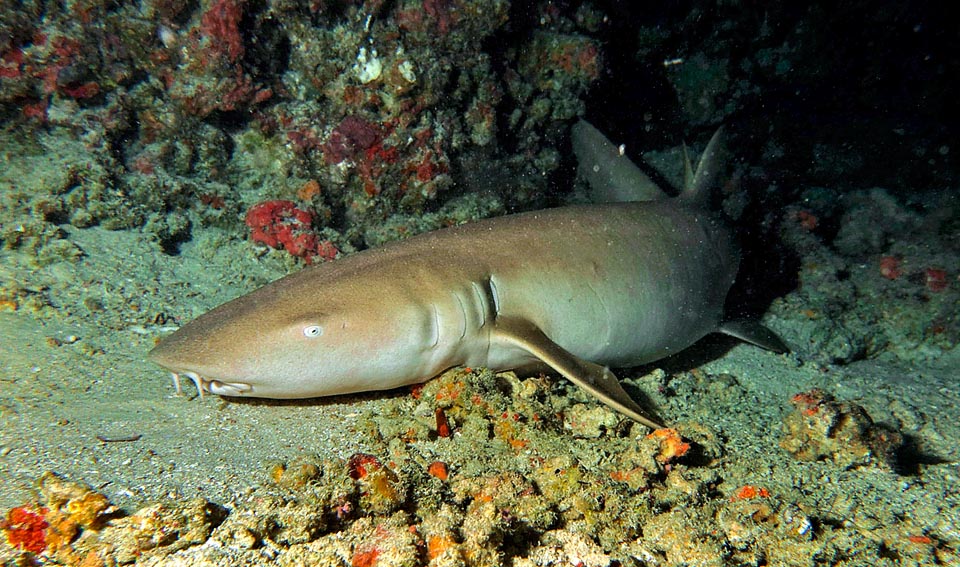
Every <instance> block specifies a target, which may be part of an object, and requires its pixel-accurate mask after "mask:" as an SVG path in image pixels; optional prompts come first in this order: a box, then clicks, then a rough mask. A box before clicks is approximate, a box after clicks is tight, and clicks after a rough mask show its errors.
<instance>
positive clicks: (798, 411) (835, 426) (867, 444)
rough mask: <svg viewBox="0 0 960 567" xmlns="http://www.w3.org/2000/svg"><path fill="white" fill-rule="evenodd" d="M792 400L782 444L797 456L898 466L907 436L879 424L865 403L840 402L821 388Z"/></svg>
mask: <svg viewBox="0 0 960 567" xmlns="http://www.w3.org/2000/svg"><path fill="white" fill-rule="evenodd" d="M790 401H791V402H792V403H793V405H794V408H795V409H794V411H792V412H791V413H790V414H788V415H787V416H786V417H784V418H783V431H784V436H783V438H782V439H781V440H780V446H781V447H782V448H783V449H785V450H786V451H788V452H789V453H790V454H792V455H793V456H794V457H796V458H798V459H800V460H804V461H818V460H821V459H831V460H832V461H833V462H834V463H836V464H837V465H838V466H841V467H844V468H856V467H860V466H864V465H875V466H879V467H884V468H888V469H891V468H894V467H895V466H896V458H897V451H898V450H899V449H900V448H901V446H902V444H903V436H902V435H901V434H900V433H898V432H897V431H894V430H892V429H890V428H889V427H884V426H882V425H878V424H875V423H874V422H873V420H872V419H871V418H870V416H869V415H868V414H867V412H866V410H864V409H863V408H862V407H861V406H859V405H857V404H855V403H852V402H838V401H836V400H835V399H834V398H833V396H831V395H830V394H828V393H826V392H824V391H823V390H819V389H813V390H810V391H809V392H803V393H800V394H796V395H795V396H793V398H792V399H791V400H790Z"/></svg>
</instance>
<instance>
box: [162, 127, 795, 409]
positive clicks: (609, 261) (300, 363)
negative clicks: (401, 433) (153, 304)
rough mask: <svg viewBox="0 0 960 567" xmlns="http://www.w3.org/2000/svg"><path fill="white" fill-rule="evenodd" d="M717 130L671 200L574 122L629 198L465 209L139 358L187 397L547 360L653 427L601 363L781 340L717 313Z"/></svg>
mask: <svg viewBox="0 0 960 567" xmlns="http://www.w3.org/2000/svg"><path fill="white" fill-rule="evenodd" d="M715 142H716V137H715V139H714V141H713V142H711V146H710V147H708V149H707V151H706V152H705V153H704V157H703V158H702V159H701V160H700V165H699V167H698V168H697V171H696V172H693V171H692V168H689V167H688V171H689V175H688V182H687V184H686V185H687V187H686V188H685V190H684V192H683V193H682V194H681V195H680V196H679V197H676V198H667V197H666V196H665V195H664V194H663V193H662V192H660V190H659V189H658V188H656V186H654V185H653V184H652V183H650V182H649V179H646V176H645V175H643V174H642V173H640V171H639V169H637V168H636V167H635V166H634V165H633V164H632V163H630V162H629V160H627V159H626V158H624V157H622V156H621V155H620V153H618V152H616V149H615V148H613V146H612V144H610V143H609V142H608V141H607V140H606V139H605V138H604V137H603V136H602V135H601V134H600V133H599V132H598V131H596V130H595V129H594V128H593V127H592V126H590V125H589V124H586V123H585V122H581V123H580V124H578V125H577V126H576V127H575V130H574V146H575V148H576V149H577V154H578V157H579V159H580V162H581V168H584V167H587V168H589V169H588V171H587V173H586V175H587V177H588V179H589V181H590V183H591V185H592V186H594V190H595V192H597V193H601V194H606V195H607V197H606V200H612V201H631V202H612V203H601V204H592V205H577V206H568V207H559V208H556V209H548V210H543V211H535V212H529V213H521V214H515V215H508V216H505V217H499V218H494V219H488V220H483V221H478V222H474V223H470V224H467V225H463V226H460V227H455V228H449V229H442V230H438V231H434V232H430V233H426V234H422V235H419V236H415V237H413V238H410V239H408V240H405V241H402V242H397V243H393V244H389V245H387V246H383V247H381V248H377V249H372V250H367V251H364V252H360V253H357V254H354V255H351V256H348V257H346V258H342V259H339V260H335V261H333V262H328V263H324V264H319V265H316V266H312V267H307V268H305V269H303V270H301V271H300V272H298V273H296V274H292V275H289V276H286V277H284V278H281V279H279V280H277V281H275V282H273V283H271V284H268V285H266V286H264V287H262V288H260V289H258V290H256V291H254V292H252V293H250V294H247V295H244V296H242V297H239V298H237V299H235V300H233V301H230V302H228V303H225V304H223V305H221V306H219V307H217V308H215V309H213V310H211V311H210V312H208V313H206V314H204V315H202V316H200V317H198V318H197V319H195V320H194V321H192V322H190V323H188V324H186V325H185V326H183V327H182V328H181V329H180V330H178V331H176V332H175V333H173V334H172V335H170V336H169V337H167V338H165V339H164V340H163V341H161V342H160V343H159V344H158V345H157V346H156V348H154V350H153V351H152V352H151V353H150V358H151V360H153V361H154V362H156V363H157V364H160V365H161V366H164V367H166V368H168V369H169V370H171V371H172V372H173V373H174V378H175V381H176V383H177V387H178V389H179V377H180V376H185V377H188V378H190V379H191V380H193V381H194V382H195V384H196V385H197V388H198V389H199V390H200V391H201V393H202V392H204V391H206V392H210V393H213V394H220V395H226V396H242V397H264V398H308V397H318V396H327V395H335V394H344V393H351V392H361V391H369V390H385V389H390V388H395V387H399V386H403V385H407V384H414V383H419V382H423V381H424V380H427V379H429V378H432V377H434V376H436V375H438V374H439V373H441V372H443V371H444V370H446V369H448V368H451V367H454V366H459V365H463V366H485V367H489V368H492V369H494V370H508V369H517V370H527V369H536V368H543V367H548V368H550V369H552V370H554V371H556V372H557V373H559V374H561V375H563V376H565V377H566V378H568V379H570V380H572V381H573V382H575V383H576V384H578V385H580V386H581V387H584V388H585V389H586V390H588V391H589V392H591V393H592V394H594V395H595V396H597V397H598V398H599V399H600V400H601V401H603V402H604V403H606V404H608V405H609V406H611V407H612V408H614V409H616V410H617V411H620V412H621V413H623V414H625V415H626V416H628V417H630V418H632V419H634V420H636V421H638V422H640V423H643V424H645V425H648V426H650V427H659V426H660V424H659V423H658V422H657V421H655V420H654V419H652V418H651V417H650V416H649V415H648V414H647V413H646V412H645V411H644V410H643V409H642V408H641V407H640V406H639V405H638V404H637V403H636V402H635V401H634V400H633V399H631V398H630V396H629V395H627V393H626V392H625V391H624V390H623V388H622V387H621V385H620V383H619V381H618V380H617V378H616V376H615V375H614V374H613V372H611V371H610V370H609V368H610V367H628V366H635V365H638V364H643V363H647V362H651V361H654V360H657V359H660V358H663V357H665V356H668V355H670V354H673V353H675V352H677V351H679V350H682V349H684V348H686V347H688V346H690V345H691V344H693V343H694V342H696V341H697V340H699V339H700V338H702V337H703V336H704V335H706V334H708V333H711V332H716V331H720V332H727V333H729V334H732V335H735V336H738V337H740V338H744V339H746V340H749V341H751V342H754V343H756V344H759V345H761V346H764V347H767V348H771V349H774V350H782V349H783V345H782V343H780V342H779V339H777V338H776V337H775V335H773V334H772V333H771V332H769V331H766V330H765V329H762V328H761V327H759V326H757V325H746V324H742V323H726V324H725V323H723V304H724V300H725V297H726V295H727V291H728V290H729V288H730V286H731V285H732V284H733V281H734V279H735V277H736V273H737V266H738V262H739V253H738V248H737V246H736V244H735V242H734V239H733V236H732V233H731V232H730V231H729V229H728V228H727V227H726V226H725V225H724V223H723V222H722V221H721V219H719V218H718V217H717V216H716V215H714V214H713V213H711V212H709V211H708V210H706V209H705V208H704V207H703V206H702V205H701V202H702V201H703V193H705V192H706V191H707V190H708V187H709V185H710V182H711V177H712V172H713V170H714V169H715V168H714V165H713V162H714V161H715V159H716V158H715V154H716V145H715ZM711 148H712V149H711ZM640 176H642V178H641V177H640ZM610 195H613V196H612V197H610ZM604 198H605V197H603V196H601V199H604Z"/></svg>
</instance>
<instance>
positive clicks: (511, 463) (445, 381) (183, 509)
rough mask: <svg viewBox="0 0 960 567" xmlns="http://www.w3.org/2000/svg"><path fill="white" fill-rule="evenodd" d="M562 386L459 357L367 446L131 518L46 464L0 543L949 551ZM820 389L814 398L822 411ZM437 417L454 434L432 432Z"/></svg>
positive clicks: (685, 429) (93, 554) (70, 549)
mask: <svg viewBox="0 0 960 567" xmlns="http://www.w3.org/2000/svg"><path fill="white" fill-rule="evenodd" d="M556 388H557V383H554V382H553V381H551V380H549V379H544V378H543V377H534V378H527V379H519V378H517V377H516V376H515V375H514V374H512V373H509V372H508V373H502V374H493V373H491V372H489V371H487V370H477V371H474V370H470V369H458V370H451V371H449V372H447V373H445V374H444V375H442V376H441V377H440V378H438V379H436V380H433V381H431V382H428V383H426V384H423V385H420V386H417V387H416V388H414V389H413V392H412V394H411V395H407V396H401V397H399V398H396V399H393V400H390V401H388V403H387V410H386V411H384V412H383V413H381V414H379V415H375V416H371V417H370V418H369V420H368V422H367V423H366V424H365V426H364V428H363V429H364V430H365V431H366V432H368V433H370V434H371V435H372V436H374V437H375V438H376V439H377V447H379V448H378V449H377V450H376V451H373V452H371V453H357V454H354V455H353V456H351V457H350V458H348V459H324V458H320V457H312V456H309V455H304V456H302V457H300V458H297V459H294V460H293V461H291V462H287V463H272V464H268V465H267V472H268V478H269V479H270V483H269V484H268V485H266V486H262V487H261V488H259V489H257V490H256V491H255V492H254V493H253V494H251V495H250V496H249V498H246V499H245V500H244V501H243V502H239V503H232V504H231V505H230V509H227V508H224V507H221V506H219V505H217V504H214V503H212V502H208V501H205V500H203V499H200V498H197V499H193V500H187V501H182V502H162V503H154V504H150V505H148V506H145V507H144V508H142V509H140V510H138V511H136V512H134V513H133V514H130V515H126V514H125V513H124V512H123V511H120V510H117V509H116V508H114V507H112V506H111V505H110V503H109V501H108V500H107V498H106V497H105V496H104V495H103V494H101V493H99V492H97V491H94V490H92V489H91V488H89V487H87V486H85V485H83V484H81V483H77V482H71V481H67V480H64V479H62V478H60V477H59V476H57V475H55V474H52V473H47V474H45V475H44V476H43V477H42V478H41V479H40V482H39V487H40V493H41V495H42V497H43V498H42V504H43V506H42V507H41V506H35V507H30V508H26V507H24V508H18V509H16V513H14V511H11V513H10V514H8V515H7V520H6V522H5V523H4V524H3V529H4V530H5V532H6V535H7V541H8V543H9V544H10V545H12V546H14V547H16V548H18V551H17V555H15V556H9V555H8V557H17V556H18V557H19V559H11V560H13V561H20V562H24V561H31V559H30V558H31V557H43V558H47V559H50V560H54V561H57V562H60V563H62V564H65V565H84V566H93V565H124V564H138V565H164V564H170V563H173V562H174V561H175V564H177V565H210V564H217V565H241V564H257V563H261V562H264V561H276V562H277V564H279V565H342V566H351V567H357V566H376V565H383V566H386V565H390V566H396V565H401V566H403V565H408V566H417V565H430V566H436V567H440V566H445V567H446V566H464V567H486V566H498V565H503V564H504V563H505V562H508V561H509V562H512V564H513V565H515V566H520V567H533V566H536V565H588V566H593V565H595V566H605V565H637V566H639V565H676V566H680V565H707V566H709V565H716V566H718V567H719V566H722V565H728V564H730V561H734V562H746V563H751V562H756V561H764V560H765V561H768V562H770V563H769V564H782V565H806V564H808V563H807V562H806V559H804V558H809V557H815V556H817V555H818V554H831V556H833V557H840V555H839V554H840V553H841V552H842V551H841V550H842V549H855V550H857V552H858V553H862V554H870V553H877V552H878V551H879V549H880V548H879V547H877V541H878V540H877V539H875V538H876V537H881V538H882V540H881V541H883V542H884V548H885V549H894V548H895V549H898V550H901V552H902V553H904V554H905V555H906V554H908V553H909V554H910V556H912V557H925V558H929V559H930V560H932V561H933V560H942V559H943V558H950V557H953V558H956V557H957V552H956V549H955V547H954V546H950V545H947V544H945V543H944V542H942V541H940V540H938V539H934V538H929V537H928V536H924V535H923V534H922V532H919V531H917V532H911V533H914V537H913V538H912V539H911V538H910V537H902V536H900V537H898V536H897V533H899V532H897V531H896V530H904V529H906V530H914V529H916V528H917V527H916V526H906V525H905V524H903V525H900V526H899V527H893V526H889V527H882V526H877V528H876V529H875V530H874V532H873V533H874V535H869V534H867V535H864V534H863V533H861V531H860V530H859V529H851V528H848V527H845V526H843V525H839V524H838V525H829V524H825V523H823V522H822V521H821V520H819V519H818V516H819V517H822V514H823V512H822V511H818V510H817V508H816V506H815V504H811V503H810V502H801V501H797V500H796V499H791V497H790V496H789V495H787V494H786V491H788V490H789V488H788V487H776V486H773V485H771V486H756V485H751V484H742V485H739V487H728V483H727V482H725V479H724V478H722V476H721V474H722V472H721V471H722V470H723V469H721V468H720V464H721V463H722V462H723V460H724V459H725V456H724V452H723V448H722V445H721V441H720V440H719V438H718V436H717V434H716V433H715V432H714V431H712V430H711V429H710V428H708V427H705V426H700V425H689V426H688V425H679V426H678V427H677V428H676V429H673V428H671V429H660V430H656V431H653V432H649V431H648V430H646V429H645V428H642V427H640V426H639V425H637V424H635V423H633V422H631V421H629V420H625V419H624V418H622V417H620V416H619V415H617V414H615V413H613V412H612V411H611V410H608V409H606V408H604V407H599V406H592V407H591V406H589V405H587V404H584V403H582V402H580V401H579V400H576V399H571V398H570V397H568V396H564V395H558V392H556V391H554V390H556ZM571 393H572V395H577V394H578V392H577V391H575V390H571ZM807 397H809V395H808V396H807ZM805 399H806V398H805ZM830 403H833V404H835V403H836V402H832V401H831V400H829V399H828V397H827V396H826V395H823V396H822V403H819V404H817V407H818V408H823V407H825V406H826V405H828V404H830ZM844 407H846V406H844ZM798 411H802V408H801V410H798ZM441 412H442V414H443V415H444V419H443V420H438V418H437V416H438V415H439V414H440V413H441ZM808 413H809V412H808ZM841 413H843V412H841ZM848 413H849V412H848ZM793 419H794V418H791V417H789V416H788V418H787V423H788V424H789V423H792V420H793ZM438 424H439V425H438ZM443 424H445V425H443ZM444 426H445V427H448V428H449V435H440V434H439V432H438V427H444ZM508 426H509V427H508ZM791 431H793V430H792V429H790V428H789V427H788V437H786V438H785V441H784V443H786V444H790V443H792V441H790V439H791V435H793V436H795V435H796V433H795V432H792V433H791ZM574 455H576V456H574ZM862 464H866V463H862ZM31 519H32V520H33V521H31ZM27 530H32V531H27ZM916 534H919V535H916ZM922 537H927V540H921V539H917V538H922ZM924 541H927V542H928V543H923V542H924ZM935 558H936V559H935ZM834 563H835V564H845V563H843V561H837V562H834ZM851 565H852V563H851Z"/></svg>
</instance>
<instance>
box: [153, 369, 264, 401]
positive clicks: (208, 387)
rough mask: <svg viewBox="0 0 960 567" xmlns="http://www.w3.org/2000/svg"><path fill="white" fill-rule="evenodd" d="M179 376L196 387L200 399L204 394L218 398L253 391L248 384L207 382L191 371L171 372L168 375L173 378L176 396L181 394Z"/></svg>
mask: <svg viewBox="0 0 960 567" xmlns="http://www.w3.org/2000/svg"><path fill="white" fill-rule="evenodd" d="M181 374H182V375H184V376H186V377H187V378H189V379H190V380H191V381H192V382H193V385H194V386H196V387H197V392H198V393H199V394H200V397H201V398H202V397H203V393H204V392H208V393H210V394H216V395H218V396H242V395H244V394H246V393H248V392H250V391H251V390H253V386H251V385H250V384H244V383H243V382H221V381H220V380H208V379H206V378H204V377H203V376H200V375H199V374H197V373H196V372H192V371H186V372H181V373H179V374H178V373H176V372H171V373H170V375H171V376H172V377H173V387H174V388H176V390H177V395H178V396H179V395H182V394H183V389H181V388H180V375H181Z"/></svg>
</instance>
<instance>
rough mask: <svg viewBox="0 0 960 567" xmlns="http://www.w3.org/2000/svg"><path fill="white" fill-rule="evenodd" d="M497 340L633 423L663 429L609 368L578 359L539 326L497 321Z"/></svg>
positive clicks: (524, 321)
mask: <svg viewBox="0 0 960 567" xmlns="http://www.w3.org/2000/svg"><path fill="white" fill-rule="evenodd" d="M495 335H496V338H498V339H500V340H502V341H504V342H507V343H510V344H513V345H514V346H517V347H520V348H522V349H524V350H526V351H527V352H529V353H530V354H531V355H533V356H535V357H536V358H538V359H540V360H542V361H543V362H544V363H545V364H547V365H548V366H550V367H551V368H553V369H554V370H556V371H557V372H559V373H560V374H561V375H563V376H564V377H566V378H567V379H568V380H570V381H571V382H573V383H574V384H576V385H577V386H580V387H581V388H583V389H584V390H586V391H588V392H590V393H591V394H593V395H594V396H596V397H597V398H599V399H600V401H601V402H603V403H605V404H607V405H608V406H610V407H611V408H613V409H615V410H617V411H618V412H620V413H622V414H623V415H625V416H627V417H629V418H630V419H632V420H634V421H636V422H638V423H642V424H643V425H646V426H647V427H651V428H653V429H660V428H662V427H663V425H661V424H659V423H657V422H656V421H654V420H652V419H650V418H648V417H646V416H645V415H643V413H644V411H643V409H642V408H641V407H640V406H639V405H637V402H635V401H633V399H632V398H631V397H630V396H629V395H628V394H627V392H625V391H624V389H623V386H621V385H620V381H619V380H618V379H617V377H616V375H614V373H613V372H611V371H610V369H609V368H605V367H603V366H600V365H599V364H594V363H592V362H589V361H586V360H583V359H581V358H578V357H577V356H575V355H573V354H571V353H570V352H568V351H567V350H565V349H564V348H562V347H561V346H560V345H558V344H556V343H555V342H553V341H551V340H550V339H549V338H548V337H547V336H546V335H545V334H543V331H541V330H540V329H539V328H537V326H536V325H534V324H532V323H530V322H529V321H526V320H523V319H507V318H500V319H498V320H497V328H496V331H495Z"/></svg>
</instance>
